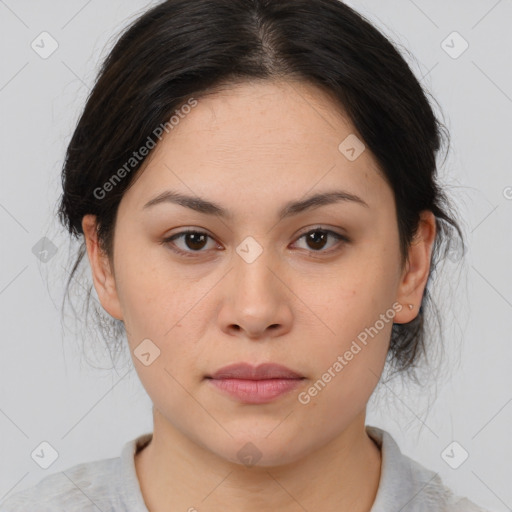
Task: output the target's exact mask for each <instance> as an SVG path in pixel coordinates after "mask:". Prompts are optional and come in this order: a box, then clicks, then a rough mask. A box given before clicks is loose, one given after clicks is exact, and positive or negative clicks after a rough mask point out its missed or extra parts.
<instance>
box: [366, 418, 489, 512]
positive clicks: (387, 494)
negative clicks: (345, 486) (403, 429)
mask: <svg viewBox="0 0 512 512" xmlns="http://www.w3.org/2000/svg"><path fill="white" fill-rule="evenodd" d="M366 431H367V433H368V435H369V436H370V437H371V438H372V439H373V440H374V441H375V442H376V443H377V445H378V446H379V447H380V449H381V455H382V467H381V478H380V482H379V488H378V491H377V496H376V499H375V502H374V504H373V507H372V509H371V512H388V511H391V510H395V509H396V510H401V511H402V512H432V511H433V510H436V511H438V512H490V511H487V510H485V509H483V508H481V507H479V506H478V505H476V504H475V503H473V502H472V501H470V500H469V499H467V498H464V497H461V496H457V495H456V494H454V493H453V492H452V490H451V489H449V488H448V487H446V486H445V485H444V483H443V481H442V479H441V477H440V476H439V474H438V473H436V472H434V471H431V470H430V469H427V468H426V467H424V466H423V465H421V464H420V463H418V462H416V461H415V460H413V459H411V458H409V457H407V456H406V455H404V454H403V453H402V452H401V451H400V448H399V447H398V444H397V443H396V442H395V440H394V439H393V437H392V436H391V435H390V434H389V433H388V432H386V431H385V430H382V429H380V428H377V427H373V426H367V427H366Z"/></svg>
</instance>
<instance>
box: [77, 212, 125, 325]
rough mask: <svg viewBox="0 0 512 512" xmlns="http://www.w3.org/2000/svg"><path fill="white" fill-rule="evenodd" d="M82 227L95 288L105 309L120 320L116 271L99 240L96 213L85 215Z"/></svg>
mask: <svg viewBox="0 0 512 512" xmlns="http://www.w3.org/2000/svg"><path fill="white" fill-rule="evenodd" d="M82 229H83V232H84V237H85V244H86V247H87V255H88V257H89V263H90V265H91V271H92V278H93V283H94V288H95V289H96V293H97V294H98V298H99V299H100V303H101V305H102V306H103V309H104V310H105V311H106V312H107V313H109V314H110V315H111V316H113V317H114V318H117V319H118V320H122V319H123V315H122V311H121V305H120V303H119V297H118V295H117V289H116V282H115V277H114V273H113V271H112V269H111V265H110V262H109V259H108V256H107V254H105V252H104V251H103V250H102V249H101V247H100V245H99V242H98V229H97V224H96V216H95V215H84V217H83V218H82Z"/></svg>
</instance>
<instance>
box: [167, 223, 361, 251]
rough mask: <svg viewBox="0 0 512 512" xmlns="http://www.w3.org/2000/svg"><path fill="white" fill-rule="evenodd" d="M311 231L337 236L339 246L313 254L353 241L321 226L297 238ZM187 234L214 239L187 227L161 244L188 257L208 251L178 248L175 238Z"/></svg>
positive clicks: (307, 232)
mask: <svg viewBox="0 0 512 512" xmlns="http://www.w3.org/2000/svg"><path fill="white" fill-rule="evenodd" d="M311 233H324V234H326V235H333V236H334V238H336V239H337V240H338V244H337V247H334V248H331V249H328V250H326V251H324V250H318V251H314V250H311V251H309V252H311V253H313V254H317V253H318V254H322V253H324V254H325V253H327V254H330V253H332V252H336V251H337V250H340V249H341V247H339V246H340V245H343V244H340V242H344V243H350V241H351V240H350V239H349V238H348V237H346V236H344V235H341V234H340V233H336V232H335V231H332V230H330V229H325V228H321V227H317V228H314V229H311V230H309V231H306V232H305V233H303V234H302V235H300V236H299V238H297V240H300V239H301V238H304V237H306V236H307V235H310V234H311ZM187 234H194V235H205V236H207V237H208V238H211V239H212V240H213V238H212V237H211V236H210V235H208V233H205V232H204V231H198V230H195V229H187V230H184V231H180V232H179V233H175V234H174V235H172V236H170V237H167V238H164V239H163V240H162V241H161V244H162V245H168V246H169V248H170V249H171V250H172V251H173V252H175V253H177V254H179V255H181V256H184V257H186V258H197V257H198V255H199V254H200V253H202V252H206V251H203V250H199V251H184V250H182V249H179V248H177V247H176V245H175V244H174V243H173V242H174V240H176V239H178V238H181V237H184V236H185V235H187Z"/></svg>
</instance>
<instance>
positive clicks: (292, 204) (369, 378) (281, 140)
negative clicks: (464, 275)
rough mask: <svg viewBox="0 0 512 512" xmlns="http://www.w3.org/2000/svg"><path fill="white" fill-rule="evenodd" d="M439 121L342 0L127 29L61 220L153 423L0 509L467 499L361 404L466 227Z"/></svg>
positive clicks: (176, 3) (405, 352)
mask: <svg viewBox="0 0 512 512" xmlns="http://www.w3.org/2000/svg"><path fill="white" fill-rule="evenodd" d="M441 136H442V125H441V124H440V123H439V122H438V120H437V119H436V117H435V115H434V113H433V111H432V108H431V106H430V104H429V102H428V100H427V98H426V95H425V92H424V91H423V90H422V88H421V86H420V84H419V83H418V80H417V79H416V78H415V77H414V75H413V73H412V71H411V70H410V68H409V67H408V65H407V64H406V62H405V61H404V59H403V58H402V57H401V55H400V54H399V53H398V51H397V50H396V49H395V48H394V46H393V45H392V44H391V43H390V42H389V41H388V40H387V39H386V38H385V37H384V36H383V35H382V34H381V33H380V32H379V31H378V30H377V29H376V28H375V27H373V26H372V25H371V24H370V23H368V22H367V21H366V20H365V19H364V18H363V17H361V16H360V15H359V14H357V13H356V12H355V11H353V10H352V9H350V8H349V7H348V6H346V5H344V4H343V3H341V2H339V1H337V0H285V1H275V0H217V1H215V2H212V1H207V0H168V1H166V2H163V3H161V4H160V5H158V6H156V7H154V8H152V9H151V10H149V11H148V12H146V13H145V14H144V15H143V16H141V17H140V18H139V19H138V20H136V22H135V23H134V24H133V25H132V26H131V27H130V28H129V29H128V30H126V31H125V33H124V34H123V36H122V37H121V38H120V40H119V41H118V43H117V44H116V46H115V47H114V48H113V50H112V51H111V53H110V54H109V56H108V57H107V59H106V61H105V63H104V65H103V67H102V69H101V73H100V76H99V78H98V80H97V82H96V85H95V87H94V89H93V91H92V92H91V95H90V97H89V98H88V101H87V104H86V106H85V109H84V112H83V115H82V116H81V118H80V120H79V122H78V125H77V127H76V130H75V133H74V135H73V137H72V140H71V141H70V144H69V147H68V150H67V155H66V162H65V165H64V169H63V195H62V200H61V204H60V218H61V220H62V221H63V223H64V225H65V226H66V227H67V228H68V230H69V232H70V233H71V234H72V235H73V236H75V237H78V238H83V241H84V246H83V250H82V251H81V252H80V253H79V255H78V259H77V262H76V265H75V267H74V269H73V271H76V269H77V268H78V265H79V264H80V262H81V260H82V259H83V257H84V255H85V254H87V257H88V261H89V264H90V268H91V271H92V277H93V284H94V287H95V290H96V292H97V295H98V298H99V301H100V303H101V305H102V307H103V308H104V309H105V311H107V312H108V313H109V315H110V316H111V317H112V318H113V319H115V320H116V321H117V323H118V325H119V322H120V323H121V325H123V327H124V329H125V331H126V338H127V342H128V344H129V347H130V351H131V354H132V358H133V363H134V365H135V368H136V370H137V373H138V375H139V377H140V379H141V382H142V384H143V386H144V388H145V389H146V391H147V393H148V395H149V396H150V398H151V400H152V402H153V404H154V407H153V420H154V429H153V432H152V433H150V434H144V435H141V436H139V437H138V438H137V439H134V440H132V441H130V442H129V443H127V444H126V445H125V447H124V450H123V452H122V454H121V457H119V458H115V459H105V460H100V461H95V462H90V463H85V464H80V465H78V466H75V467H73V468H70V469H69V470H67V471H66V472H62V473H57V474H54V475H50V476H48V477H46V478H45V479H43V480H42V481H41V482H40V483H39V484H38V485H37V486H34V487H33V488H30V489H28V490H25V491H22V492H20V493H17V494H15V495H13V496H11V497H10V498H8V499H7V500H6V501H5V502H4V504H3V506H2V509H1V510H4V511H10V510H25V509H26V510H28V509H29V508H34V507H36V505H37V509H38V510H52V511H55V510H66V511H68V512H69V511H71V510H98V509H99V510H125V511H133V512H135V511H137V512H142V511H151V512H159V511H164V510H166V511H168V510H188V511H195V510H198V511H203V510H210V511H216V510H244V511H253V510H254V511H262V510H263V511H273V510H280V511H282V512H288V511H296V510H308V511H316V510H324V511H340V510H350V511H352V512H368V511H372V512H377V511H378V512H381V511H397V510H403V511H420V510H429V511H432V510H443V511H470V510H482V509H480V508H479V507H477V505H476V504H474V503H472V502H470V501H469V500H467V499H463V498H461V497H458V496H455V495H454V494H453V493H452V492H451V491H450V490H449V489H448V488H446V487H445V486H444V484H443V483H442V481H441V480H440V478H439V477H438V476H437V474H436V473H434V472H432V471H430V470H428V469H426V468H424V467H423V466H421V465H420V464H419V463H417V462H415V461H413V460H411V459H409V458H408V457H406V456H405V455H403V454H402V453H401V452H400V450H399V449H398V446H397V444H396V443H395V441H394V440H393V438H392V437H391V436H390V434H388V433H387V432H385V431H384V430H382V429H379V428H377V427H372V426H366V425H365V414H366V405H367V403H368V400H369V398H370V396H371V395H372V393H373V391H374V390H375V388H376V385H377V383H378V381H379V378H380V376H381V374H382V372H383V369H384V365H385V363H386V361H389V362H390V364H391V365H392V366H393V367H394V368H395V369H396V371H397V372H407V371H412V370H413V368H414V367H415V365H416V364H417V363H418V361H419V359H420V356H421V353H422V352H423V350H424V348H425V345H426V343H427V340H428V332H426V328H425V325H426V324H425V323H424V314H425V313H424V311H425V310H424V307H425V306H426V305H428V298H429V297H428V286H427V285H428V283H429V279H430V278H431V274H432V270H433V269H434V267H435V264H436V262H437V261H439V260H440V259H441V258H442V256H443V255H442V254H440V249H439V248H440V247H441V242H442V241H445V242H446V241H449V239H450V237H451V235H452V234H453V233H455V234H459V235H460V229H459V227H458V225H457V223H456V221H455V220H454V219H453V218H452V217H451V216H450V215H449V213H448V211H449V207H448V202H447V200H446V198H445V196H444V195H443V191H442V190H441V189H440V188H439V185H438V183H437V175H436V154H437V152H438V150H439V149H440V147H441V140H442V137H441Z"/></svg>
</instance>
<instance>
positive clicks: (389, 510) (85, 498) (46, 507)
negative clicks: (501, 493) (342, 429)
mask: <svg viewBox="0 0 512 512" xmlns="http://www.w3.org/2000/svg"><path fill="white" fill-rule="evenodd" d="M366 431H367V432H368V435H369V436H370V437H371V438H372V439H373V440H374V441H375V442H376V443H377V444H378V445H379V446H380V449H381V453H382V466H381V477H380V482H379V488H378V490H377V496H376V498H375V501H374V503H373V506H372V508H371V510H370V512H398V511H400V512H434V511H435V512H488V511H486V510H484V509H483V508H480V507H478V506H477V505H476V504H474V503H473V502H471V501H469V500H468V499H466V498H462V497H459V496H456V495H455V494H454V493H453V492H452V491H450V490H449V489H448V488H447V487H445V486H444V484H443V483H442V481H441V479H440V477H439V476H438V474H437V473H435V472H433V471H430V470H428V469H426V468H425V467H424V466H422V465H421V464H419V463H418V462H415V461H414V460H412V459H410V458H409V457H407V456H406V455H403V454H402V453H401V451H400V449H399V447H398V445H397V444H396V442H395V441H394V439H393V438H392V437H391V435H390V434H389V433H388V432H386V431H385V430H382V429H380V428H377V427H372V426H369V425H367V426H366ZM151 437H152V434H151V433H147V434H143V435H141V436H139V437H137V438H135V439H132V440H131V441H129V442H127V443H126V444H125V445H124V447H123V449H122V452H121V455H120V456H119V457H114V458H110V459H102V460H97V461H93V462H85V463H82V464H78V465H76V466H73V467H71V468H69V469H67V470H65V471H61V472H58V473H54V474H51V475H48V476H46V477H45V478H43V479H42V480H41V481H40V482H39V483H38V484H36V485H34V486H32V487H29V488H27V489H24V490H21V491H18V492H16V493H14V494H12V495H11V496H8V497H7V498H6V499H5V500H4V501H3V502H2V503H0V512H15V511H16V512H22V511H25V512H34V511H36V510H37V511H38V512H50V511H51V512H59V511H62V512H89V511H91V512H93V511H94V512H98V511H101V512H114V511H116V512H120V511H123V512H148V509H147V507H146V505H145V503H144V498H143V496H142V492H141V490H140V485H139V481H138V479H137V473H136V471H135V463H134V454H135V453H136V451H137V450H139V449H140V448H142V447H143V446H145V445H146V444H147V443H148V442H149V441H150V440H151Z"/></svg>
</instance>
